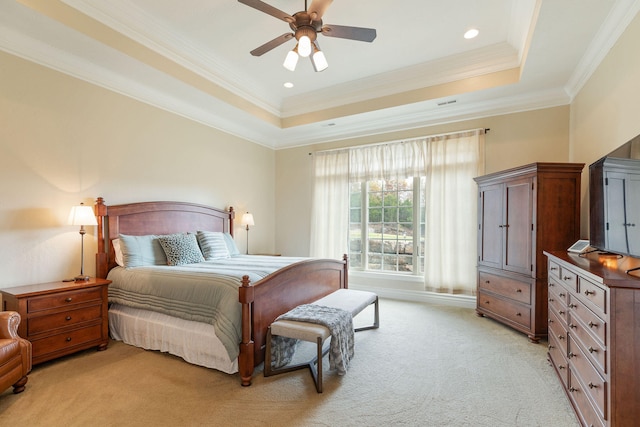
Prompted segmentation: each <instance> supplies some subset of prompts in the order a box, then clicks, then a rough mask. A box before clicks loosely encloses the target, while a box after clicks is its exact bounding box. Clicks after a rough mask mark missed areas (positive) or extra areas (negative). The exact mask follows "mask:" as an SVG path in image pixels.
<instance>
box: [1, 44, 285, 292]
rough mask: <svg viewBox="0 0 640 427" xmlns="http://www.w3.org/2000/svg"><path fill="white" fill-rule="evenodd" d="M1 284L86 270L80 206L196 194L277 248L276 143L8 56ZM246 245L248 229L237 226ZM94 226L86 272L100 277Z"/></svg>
mask: <svg viewBox="0 0 640 427" xmlns="http://www.w3.org/2000/svg"><path fill="white" fill-rule="evenodd" d="M0 64H1V65H0V120H1V124H0V272H2V274H0V287H10V286H15V285H21V284H29V283H38V282H43V281H55V280H60V279H63V278H66V277H73V276H75V275H77V274H78V273H79V272H80V235H79V233H78V228H77V227H72V226H68V225H67V224H66V220H67V215H68V213H69V210H70V208H71V206H73V205H75V204H78V203H79V202H84V203H85V204H89V205H93V201H94V199H95V198H96V197H98V196H102V197H104V199H105V201H106V203H107V204H120V203H129V202H134V201H151V200H177V201H190V202H196V203H202V204H207V205H212V206H216V207H221V208H225V207H228V206H233V207H234V209H236V211H237V212H238V214H239V215H238V216H237V219H238V221H237V224H239V218H240V216H241V213H242V212H244V211H245V210H250V211H251V212H252V213H253V214H254V216H255V219H256V226H255V227H253V228H252V230H251V231H250V233H251V235H250V246H251V251H255V252H258V251H262V252H270V251H273V250H274V244H273V241H274V237H275V233H274V230H273V223H274V215H275V202H274V198H275V187H274V174H275V172H274V168H275V153H274V152H273V150H271V149H268V148H265V147H261V146H258V145H256V144H253V143H250V142H248V141H245V140H242V139H239V138H236V137H233V136H230V135H228V134H225V133H223V132H219V131H217V130H215V129H211V128H208V127H206V126H202V125H200V124H197V123H195V122H193V121H190V120H187V119H184V118H182V117H179V116H176V115H174V114H170V113H167V112H165V111H163V110H159V109H157V108H155V107H151V106H149V105H146V104H143V103H140V102H138V101H135V100H133V99H130V98H127V97H125V96H122V95H119V94H116V93H113V92H110V91H107V90H105V89H102V88H99V87H96V86H93V85H91V84H88V83H85V82H83V81H80V80H77V79H75V78H72V77H69V76H67V75H64V74H61V73H58V72H56V71H52V70H50V69H47V68H44V67H41V66H38V65H36V64H33V63H30V62H28V61H24V60H22V59H19V58H17V57H15V56H11V55H8V54H6V53H1V52H0ZM235 231H236V242H237V244H238V246H239V248H240V250H242V251H244V248H245V242H246V232H245V230H243V229H241V227H239V225H238V227H236V230H235ZM95 235H96V230H95V227H90V228H89V229H88V234H87V235H86V236H85V271H86V272H87V273H89V274H94V273H95V251H96V238H95Z"/></svg>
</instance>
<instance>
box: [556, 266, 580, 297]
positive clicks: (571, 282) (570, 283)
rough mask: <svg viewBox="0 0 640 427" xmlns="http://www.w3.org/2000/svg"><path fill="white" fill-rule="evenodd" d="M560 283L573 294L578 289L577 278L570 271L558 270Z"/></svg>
mask: <svg viewBox="0 0 640 427" xmlns="http://www.w3.org/2000/svg"><path fill="white" fill-rule="evenodd" d="M560 281H561V282H562V284H564V285H565V286H566V287H567V288H568V289H569V290H571V291H573V292H575V291H576V289H578V276H577V275H576V274H575V273H574V272H573V271H571V270H568V269H566V268H561V269H560Z"/></svg>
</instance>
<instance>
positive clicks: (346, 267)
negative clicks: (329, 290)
mask: <svg viewBox="0 0 640 427" xmlns="http://www.w3.org/2000/svg"><path fill="white" fill-rule="evenodd" d="M342 260H343V261H344V267H343V270H342V271H343V272H344V282H343V287H344V288H345V289H347V288H348V287H349V255H347V254H344V255H342Z"/></svg>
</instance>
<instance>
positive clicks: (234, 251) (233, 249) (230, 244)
mask: <svg viewBox="0 0 640 427" xmlns="http://www.w3.org/2000/svg"><path fill="white" fill-rule="evenodd" d="M224 240H225V242H226V243H227V250H228V251H229V255H231V256H234V255H240V251H239V250H238V247H237V246H236V241H235V240H233V236H232V235H231V234H229V233H224Z"/></svg>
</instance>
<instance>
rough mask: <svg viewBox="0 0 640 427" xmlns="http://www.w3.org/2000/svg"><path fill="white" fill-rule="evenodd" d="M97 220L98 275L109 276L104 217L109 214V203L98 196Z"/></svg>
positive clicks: (96, 206)
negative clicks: (105, 202) (106, 203)
mask: <svg viewBox="0 0 640 427" xmlns="http://www.w3.org/2000/svg"><path fill="white" fill-rule="evenodd" d="M94 211H95V214H96V217H97V220H98V252H97V253H96V277H99V278H102V279H104V278H106V277H107V268H108V263H107V253H106V250H105V247H104V236H105V229H104V227H105V225H104V217H105V216H107V205H105V204H104V199H103V198H102V197H98V198H97V199H96V205H95V208H94Z"/></svg>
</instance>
